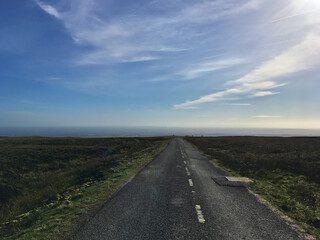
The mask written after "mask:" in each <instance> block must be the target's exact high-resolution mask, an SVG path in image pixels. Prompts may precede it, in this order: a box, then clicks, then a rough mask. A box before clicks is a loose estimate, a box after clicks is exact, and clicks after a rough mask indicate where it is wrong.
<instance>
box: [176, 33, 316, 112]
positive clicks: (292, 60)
mask: <svg viewBox="0 0 320 240" xmlns="http://www.w3.org/2000/svg"><path fill="white" fill-rule="evenodd" d="M319 52H320V37H319V36H318V35H309V36H307V37H306V38H305V39H304V40H303V41H302V42H301V43H299V44H297V45H295V46H293V47H291V48H289V49H288V50H287V51H285V52H284V53H282V54H280V55H278V56H276V57H274V58H273V59H272V60H269V61H267V62H265V63H262V64H261V65H260V66H259V67H258V68H256V69H255V70H253V71H251V72H250V73H248V74H246V75H244V76H243V77H241V78H239V79H237V80H235V81H231V82H228V85H234V87H233V88H229V89H226V90H224V91H220V92H216V93H212V94H208V95H206V96H203V97H200V98H198V99H196V100H193V101H186V102H185V103H182V104H176V105H174V108H182V109H185V108H187V107H190V106H195V105H198V104H203V103H209V102H214V101H221V100H226V99H228V98H232V97H238V98H248V97H264V96H269V95H275V94H278V93H279V92H272V91H270V89H274V88H278V87H281V86H284V85H285V83H277V81H279V78H281V77H283V76H286V75H290V74H293V73H297V72H300V71H304V70H307V69H310V68H314V67H316V66H318V64H319V63H320V55H319ZM271 79H272V81H271ZM274 79H275V80H274Z"/></svg>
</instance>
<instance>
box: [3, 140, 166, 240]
mask: <svg viewBox="0 0 320 240" xmlns="http://www.w3.org/2000/svg"><path fill="white" fill-rule="evenodd" d="M168 142H169V139H168V138H114V139H76V138H64V139H48V138H21V139H20V138H19V139H16V138H14V139H11V138H10V139H1V140H0V163H1V165H2V166H4V168H2V169H1V171H0V180H1V181H0V191H1V199H0V200H1V202H0V204H1V205H0V207H1V208H0V238H1V239H28V240H29V239H63V238H65V237H66V236H68V234H69V233H70V232H71V231H72V229H74V228H75V227H76V225H77V224H78V223H79V222H81V220H83V219H85V217H86V216H87V215H88V214H90V213H93V212H94V211H96V210H97V209H99V207H100V206H101V205H102V204H103V203H104V202H105V201H106V199H108V198H109V197H110V196H111V195H112V194H113V193H115V192H116V191H117V190H118V188H119V186H121V184H123V183H124V182H125V181H127V180H128V179H129V178H130V177H131V176H133V175H134V174H136V173H137V172H138V171H139V170H140V169H141V168H142V167H143V166H145V165H146V164H147V163H148V162H150V160H152V159H153V157H154V156H155V155H156V154H158V153H159V152H160V151H161V150H163V149H164V148H165V146H166V145H167V143H168Z"/></svg>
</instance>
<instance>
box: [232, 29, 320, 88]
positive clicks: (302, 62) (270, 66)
mask: <svg viewBox="0 0 320 240" xmlns="http://www.w3.org/2000/svg"><path fill="white" fill-rule="evenodd" d="M319 52H320V37H319V36H318V35H314V34H310V35H308V36H307V37H306V38H305V39H304V40H303V41H302V42H301V43H299V44H298V45H295V46H294V47H292V48H290V49H288V50H287V51H285V52H284V53H282V54H280V55H278V56H276V57H274V58H273V59H271V60H269V61H267V62H265V63H263V64H261V65H260V67H258V68H257V69H255V70H253V71H252V72H250V73H248V74H247V75H245V76H243V77H242V78H240V79H238V80H236V81H233V82H231V83H248V82H259V81H264V80H267V79H272V78H277V77H281V76H284V75H288V74H292V73H296V72H300V71H303V70H307V69H310V68H312V67H316V66H318V64H319V62H320V54H319Z"/></svg>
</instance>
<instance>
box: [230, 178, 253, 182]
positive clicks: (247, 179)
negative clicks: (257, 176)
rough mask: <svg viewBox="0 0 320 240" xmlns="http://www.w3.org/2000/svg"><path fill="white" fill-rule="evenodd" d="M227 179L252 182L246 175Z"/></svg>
mask: <svg viewBox="0 0 320 240" xmlns="http://www.w3.org/2000/svg"><path fill="white" fill-rule="evenodd" d="M226 179H227V180H228V181H230V182H244V183H251V182H252V180H251V179H249V178H246V177H226Z"/></svg>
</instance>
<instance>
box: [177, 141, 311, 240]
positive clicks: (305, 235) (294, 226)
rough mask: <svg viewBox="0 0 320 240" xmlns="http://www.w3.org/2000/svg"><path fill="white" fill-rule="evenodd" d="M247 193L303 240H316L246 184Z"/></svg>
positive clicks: (210, 161)
mask: <svg viewBox="0 0 320 240" xmlns="http://www.w3.org/2000/svg"><path fill="white" fill-rule="evenodd" d="M183 140H184V141H186V142H188V141H187V140H186V139H185V138H183ZM188 143H189V144H190V145H192V147H194V148H195V149H196V150H197V151H199V152H200V153H201V155H202V156H203V157H205V158H206V159H207V160H208V161H209V163H211V164H212V165H213V166H214V167H215V168H217V169H219V170H220V171H221V172H223V173H225V174H226V176H232V172H230V171H228V169H227V168H224V167H222V166H218V165H217V164H216V163H215V162H214V159H213V158H212V157H211V156H209V155H207V154H205V153H204V152H202V151H201V150H200V149H199V148H198V147H197V146H196V145H194V144H192V143H190V142H188ZM245 188H246V189H247V191H248V193H249V194H251V195H253V196H254V197H255V199H256V200H257V201H258V202H259V203H261V204H263V205H264V206H266V207H267V208H268V209H270V210H271V211H272V212H274V213H275V214H277V215H278V216H279V217H280V218H281V219H282V220H284V222H285V223H286V224H287V225H288V226H289V227H290V228H292V229H293V230H294V231H296V232H297V233H298V234H299V235H300V236H301V237H303V238H305V239H306V240H317V239H316V238H315V237H314V236H312V235H310V234H309V233H307V232H306V231H305V230H304V229H303V228H302V227H300V226H299V225H298V223H297V222H296V221H295V220H293V219H292V218H290V217H289V216H287V215H285V214H284V213H283V212H281V211H280V210H279V209H277V208H276V207H275V206H273V205H272V204H271V203H270V202H269V201H268V200H266V199H264V198H262V197H261V196H260V195H259V194H257V193H255V192H254V191H253V190H252V189H251V186H250V184H248V185H247V186H246V187H245Z"/></svg>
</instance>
